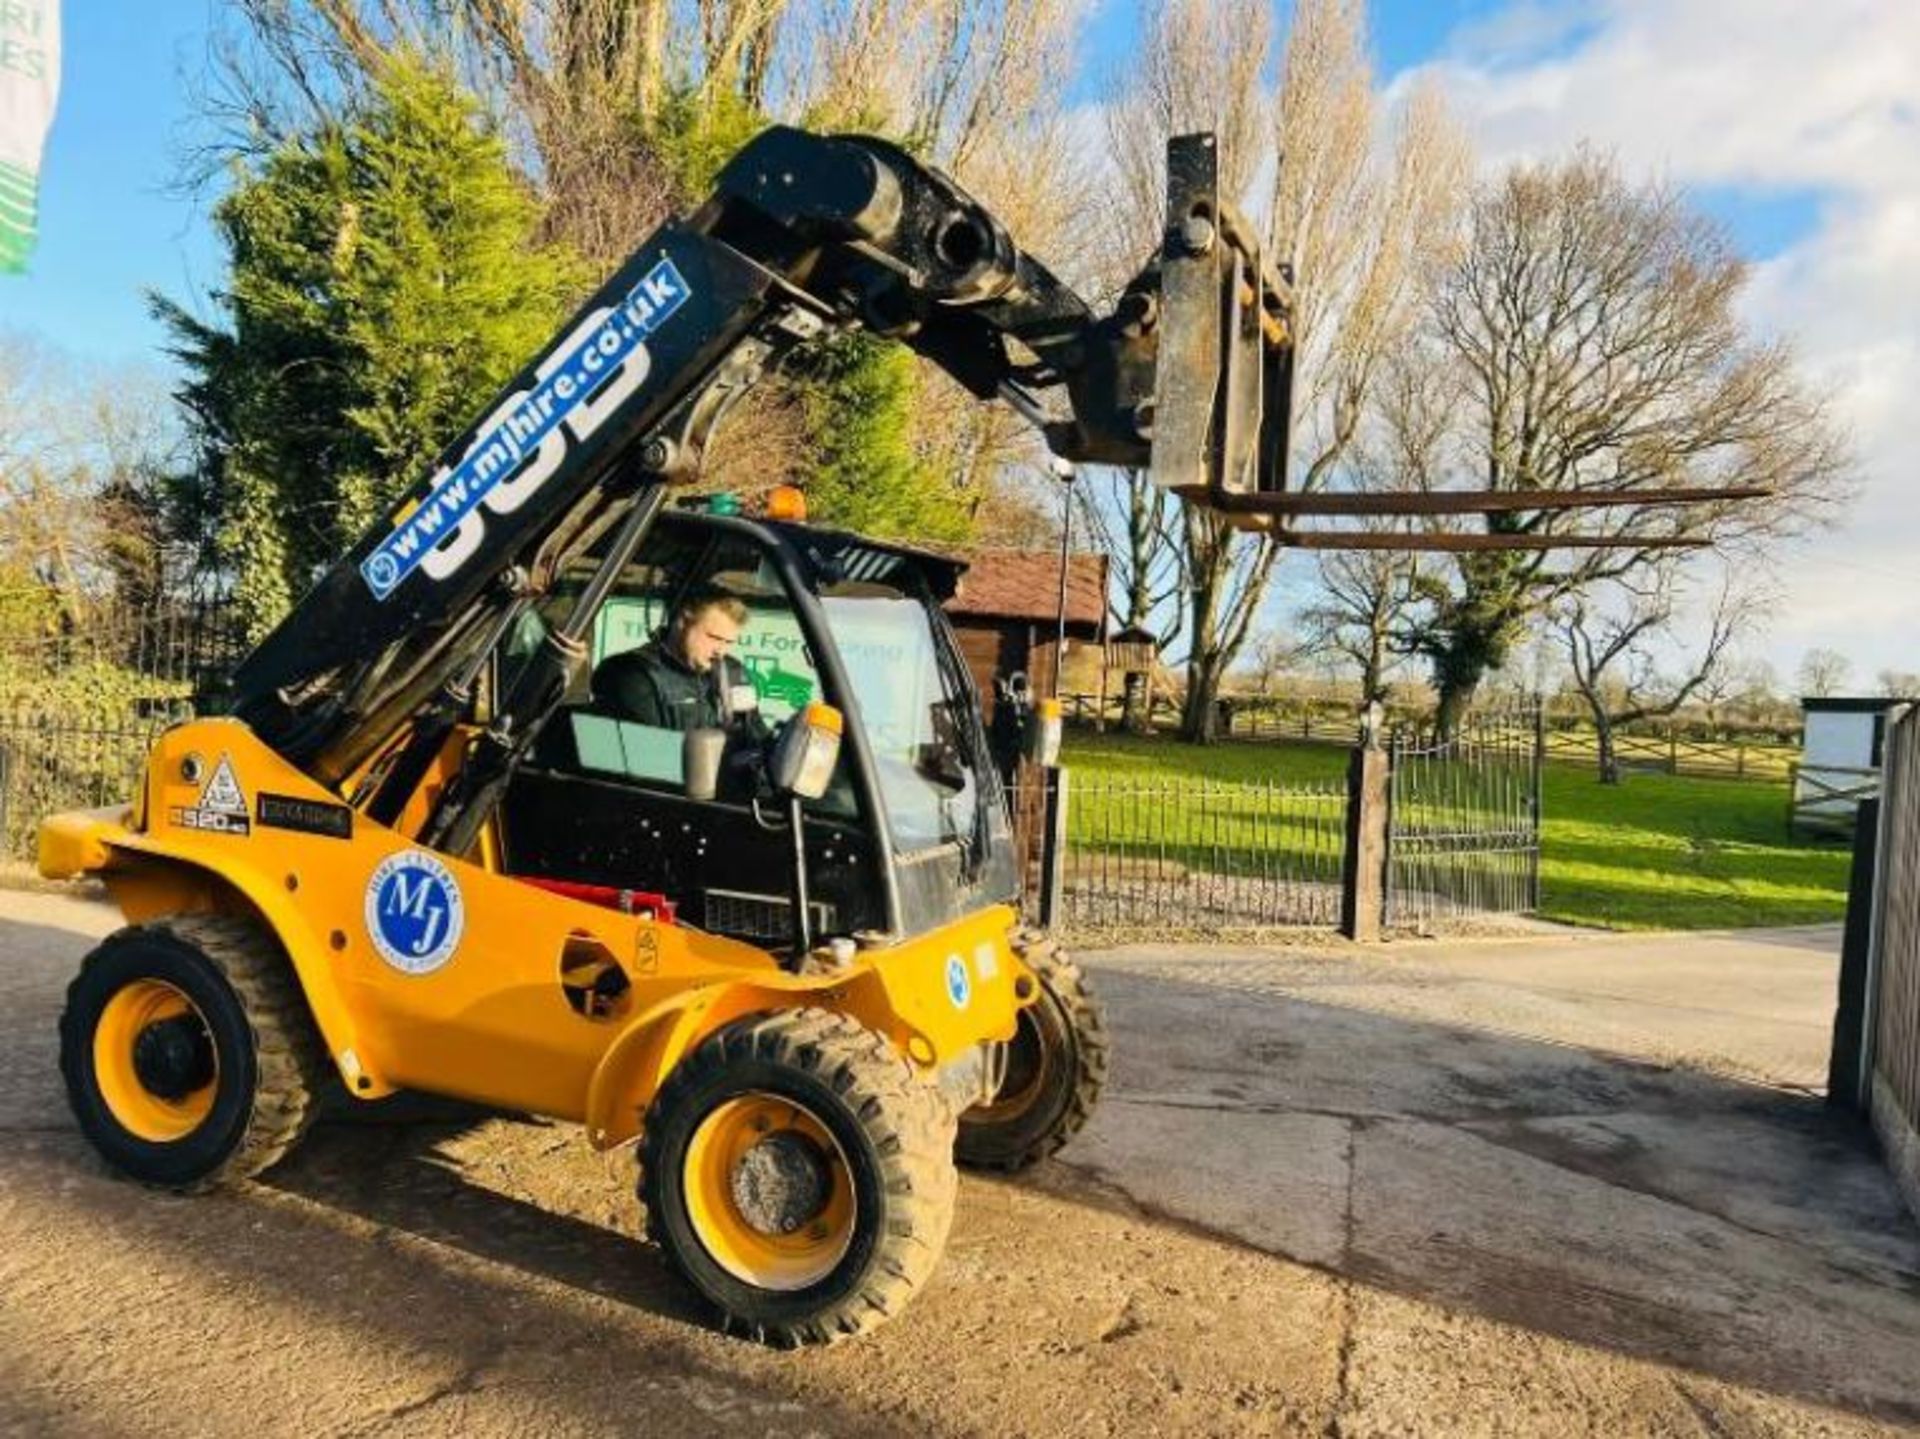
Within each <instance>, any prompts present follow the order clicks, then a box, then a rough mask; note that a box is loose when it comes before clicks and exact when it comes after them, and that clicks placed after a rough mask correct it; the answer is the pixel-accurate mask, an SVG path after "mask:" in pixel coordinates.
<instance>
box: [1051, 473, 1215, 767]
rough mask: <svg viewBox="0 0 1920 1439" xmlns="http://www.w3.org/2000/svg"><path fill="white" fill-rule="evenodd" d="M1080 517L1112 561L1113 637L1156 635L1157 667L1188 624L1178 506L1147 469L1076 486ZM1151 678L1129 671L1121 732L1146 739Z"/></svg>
mask: <svg viewBox="0 0 1920 1439" xmlns="http://www.w3.org/2000/svg"><path fill="white" fill-rule="evenodd" d="M1075 495H1076V498H1077V499H1078V500H1079V501H1080V506H1079V509H1080V513H1081V514H1082V516H1083V517H1084V519H1085V522H1086V525H1087V528H1088V529H1089V530H1090V531H1091V532H1092V533H1093V535H1094V537H1095V539H1096V540H1097V541H1098V544H1099V548H1100V549H1101V550H1102V551H1104V552H1105V554H1106V555H1107V562H1108V574H1109V577H1110V587H1109V592H1108V612H1109V613H1110V615H1111V616H1112V619H1113V628H1114V630H1115V632H1116V633H1117V632H1121V631H1135V632H1142V633H1146V634H1149V635H1152V636H1153V654H1154V658H1155V660H1156V661H1157V660H1158V658H1159V656H1161V655H1162V654H1164V653H1165V652H1166V650H1167V648H1168V647H1169V646H1170V645H1172V644H1173V643H1174V641H1175V640H1177V639H1178V638H1179V636H1180V633H1181V630H1182V629H1183V628H1184V626H1185V622H1186V613H1187V611H1186V598H1187V589H1186V575H1185V571H1184V569H1183V567H1182V565H1181V551H1180V502H1179V500H1178V499H1176V498H1175V497H1174V496H1173V495H1171V494H1169V493H1167V492H1166V491H1165V490H1163V489H1161V488H1160V487H1159V486H1157V485H1155V484H1154V483H1153V481H1152V479H1150V478H1149V477H1148V475H1147V472H1146V471H1144V470H1132V469H1122V470H1113V471H1106V472H1099V471H1096V472H1095V474H1094V478H1093V479H1092V482H1091V483H1088V482H1087V481H1086V480H1082V481H1080V482H1078V483H1077V484H1076V485H1075ZM1147 693H1148V685H1147V676H1146V674H1145V673H1144V672H1143V671H1140V670H1129V671H1128V672H1127V678H1126V688H1125V691H1124V693H1123V695H1122V707H1121V713H1120V723H1121V727H1122V728H1124V729H1126V730H1128V731H1130V732H1132V733H1134V734H1145V733H1146V732H1147V731H1148V730H1149V729H1150V728H1151V727H1152V724H1151V718H1150V716H1149V715H1148V714H1147Z"/></svg>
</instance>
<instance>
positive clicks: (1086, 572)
mask: <svg viewBox="0 0 1920 1439" xmlns="http://www.w3.org/2000/svg"><path fill="white" fill-rule="evenodd" d="M963 558H964V559H965V560H966V563H967V570H966V573H965V574H963V575H962V576H961V577H960V587H959V589H958V591H957V592H956V593H955V594H954V597H953V598H952V599H950V600H948V601H947V613H948V614H949V615H952V616H953V617H954V618H955V619H1006V620H1032V621H1035V622H1040V621H1045V622H1048V623H1051V622H1052V621H1053V620H1054V619H1055V617H1056V616H1057V615H1058V613H1059V603H1060V556H1059V555H1058V554H1057V553H1055V554H1049V553H1047V552H1046V551H1044V550H974V551H972V552H971V553H969V554H966V555H964V556H963ZM1106 629H1107V557H1106V556H1105V555H1102V554H1073V555H1068V556H1067V632H1068V633H1069V634H1071V635H1073V636H1074V637H1075V638H1076V639H1091V640H1103V639H1105V638H1106Z"/></svg>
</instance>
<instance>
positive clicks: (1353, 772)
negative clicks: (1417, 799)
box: [1340, 735, 1393, 941]
mask: <svg viewBox="0 0 1920 1439" xmlns="http://www.w3.org/2000/svg"><path fill="white" fill-rule="evenodd" d="M1391 775H1392V765H1391V763H1390V762H1389V760H1388V758H1387V752H1386V750H1385V749H1383V748H1381V746H1380V745H1379V743H1378V742H1377V739H1375V737H1374V736H1373V735H1369V736H1368V737H1367V739H1365V740H1363V742H1362V743H1360V744H1358V745H1356V746H1354V748H1353V751H1352V753H1351V755H1350V756H1349V758H1348V760H1347V850H1346V855H1345V857H1344V862H1343V864H1342V866H1341V875H1340V933H1341V934H1343V935H1345V936H1346V937H1347V938H1348V939H1357V940H1362V941H1373V940H1377V939H1379V938H1380V926H1381V922H1382V921H1383V919H1384V918H1385V915H1386V907H1387V823H1388V818H1389V810H1390V808H1391V806H1392V803H1393V789H1392V786H1391V784H1390V783H1389V779H1390V777H1391Z"/></svg>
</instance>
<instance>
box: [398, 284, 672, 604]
mask: <svg viewBox="0 0 1920 1439" xmlns="http://www.w3.org/2000/svg"><path fill="white" fill-rule="evenodd" d="M689 293H690V292H689V291H688V288H687V282H686V281H685V280H684V279H683V278H681V275H680V271H679V270H678V269H677V268H676V267H675V266H674V263H673V261H672V260H668V259H663V260H661V261H660V263H659V264H657V265H655V266H654V267H653V268H652V269H651V270H649V271H648V272H647V273H646V274H645V275H644V276H643V277H642V278H641V280H640V283H639V284H637V285H635V286H634V287H633V288H632V289H631V290H629V291H628V292H627V296H626V298H625V299H624V300H622V301H620V303H619V304H617V305H614V306H612V307H603V308H601V309H598V310H595V311H594V312H593V313H591V314H589V315H587V316H586V317H585V318H584V319H582V320H581V322H580V323H579V324H578V325H577V326H575V327H574V328H573V330H572V331H570V332H569V333H568V334H567V336H566V337H565V338H564V339H562V340H561V341H560V343H559V344H557V345H555V346H554V347H553V350H552V352H551V353H550V354H549V355H548V356H547V358H546V359H545V360H544V361H542V362H541V364H540V366H539V367H538V369H536V370H535V372H534V377H535V378H534V383H533V385H532V387H531V388H529V389H525V390H520V391H517V392H515V393H514V394H512V395H509V396H508V397H507V398H506V400H505V401H504V402H502V404H501V405H500V407H499V408H498V409H496V410H495V411H494V412H493V413H492V414H491V415H488V416H487V418H486V419H485V420H483V421H482V422H481V424H480V426H479V430H478V432H477V433H476V434H475V436H474V440H473V443H472V444H471V445H469V446H468V447H467V451H466V453H465V454H464V455H462V456H461V457H460V461H459V463H458V464H456V465H454V466H453V467H452V468H451V469H447V470H442V471H441V472H440V473H439V474H438V475H436V476H434V479H433V484H432V487H431V488H430V489H429V490H428V491H427V494H426V496H425V498H423V499H422V500H421V501H420V502H419V503H418V504H417V505H414V506H413V507H412V508H411V509H405V510H402V511H401V513H400V518H399V519H398V520H397V521H396V522H395V524H394V527H393V531H392V533H391V534H389V535H387V537H386V538H385V539H383V540H381V541H380V543H379V545H378V546H377V547H375V549H374V551H373V553H372V554H370V555H368V556H367V557H366V559H364V560H363V561H361V563H360V574H361V577H362V578H363V579H365V580H366V582H367V588H368V589H370V590H372V591H373V595H374V598H375V599H379V600H384V599H386V598H387V596H388V595H390V594H392V593H393V592H394V590H395V589H397V588H398V587H399V586H400V584H401V582H402V581H404V580H405V579H406V578H407V576H408V575H410V574H412V573H413V572H414V571H415V570H417V569H424V570H425V571H426V572H427V574H428V575H429V576H430V577H431V578H433V579H436V580H442V579H445V578H447V577H448V576H449V575H451V574H453V573H454V572H455V571H457V570H458V569H459V568H460V566H461V565H462V564H464V563H465V562H466V560H467V558H468V557H469V556H470V555H472V554H473V552H474V551H475V550H476V549H478V548H479V547H480V540H481V537H482V536H483V535H484V534H485V533H486V517H485V515H484V514H483V513H482V511H483V510H491V511H492V512H493V513H494V514H499V515H508V514H512V513H513V512H514V511H515V510H517V509H519V508H520V506H521V505H523V504H525V503H526V502H527V500H528V499H529V498H530V497H531V496H532V495H533V493H534V492H535V491H536V490H538V489H539V488H540V486H541V485H543V484H545V483H546V481H547V479H548V477H549V476H550V475H552V474H553V472H554V470H555V468H556V467H557V466H558V465H559V463H560V459H561V457H562V456H563V455H564V454H565V453H566V449H567V436H568V435H571V436H572V437H573V438H574V439H575V440H582V439H585V438H586V437H587V436H588V435H590V434H592V433H593V432H594V431H595V430H596V429H598V428H599V427H600V426H601V424H603V423H604V422H605V421H606V419H607V418H608V417H609V416H610V415H612V414H613V413H614V411H615V410H617V409H618V408H619V407H620V402H621V401H622V400H624V399H625V398H626V397H627V396H628V395H630V394H632V393H633V391H634V390H635V389H636V388H637V387H638V386H639V385H640V384H641V383H642V382H643V381H645V379H646V378H647V372H648V370H649V369H650V368H651V364H650V361H649V357H648V354H647V346H646V339H647V337H648V336H649V335H651V334H652V333H653V332H654V331H655V330H657V329H659V328H660V326H661V325H663V324H664V323H666V321H667V320H668V318H670V317H671V316H672V315H673V313H674V311H676V310H678V309H679V308H680V307H681V306H682V305H683V304H685V303H686V301H687V297H688V295H689Z"/></svg>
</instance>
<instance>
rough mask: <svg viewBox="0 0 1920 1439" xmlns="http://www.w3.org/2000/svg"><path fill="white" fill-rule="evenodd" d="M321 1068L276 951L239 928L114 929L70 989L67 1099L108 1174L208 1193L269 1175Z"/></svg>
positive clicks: (187, 921) (210, 920) (253, 931)
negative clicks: (263, 1173) (115, 1171)
mask: <svg viewBox="0 0 1920 1439" xmlns="http://www.w3.org/2000/svg"><path fill="white" fill-rule="evenodd" d="M324 1069H325V1056H324V1054H323V1052H322V1050H321V1046H320V1041H319V1037H318V1035H317V1034H316V1033H315V1032H314V1028H313V1021H312V1018H311V1017H310V1016H309V1014H308V1013H307V1007H306V1000H305V997H304V996H303V995H302V994H301V992H300V988H299V985H298V983H297V982H296V980H295V979H294V976H293V973H292V970H291V968H290V966H289V965H288V963H287V958H286V955H285V953H284V951H282V949H281V948H280V945H279V943H278V941H277V940H275V938H274V937H273V935H272V934H271V933H270V932H269V931H268V930H266V929H265V928H264V927H262V926H261V925H259V924H256V923H253V922H252V921H249V920H244V919H234V918H228V917H225V916H216V915H183V916H178V917H176V918H172V919H166V920H159V921H156V922H154V923H151V924H142V925H133V926H131V927H129V928H126V929H122V930H118V931H116V932H115V933H113V934H110V935H108V936H107V938H106V939H104V940H103V941H101V943H100V945H99V946H98V947H97V948H96V949H94V950H93V952H92V953H90V954H89V955H88V956H87V957H86V959H84V960H83V961H82V962H81V965H80V973H79V974H78V975H77V976H75V978H74V980H73V983H72V984H71V985H69V986H68V987H67V1006H66V1009H65V1010H64V1011H63V1012H62V1013H61V1015H60V1072H61V1074H62V1076H63V1077H64V1078H65V1079H66V1083H67V1101H68V1103H69V1104H71V1105H72V1106H73V1113H74V1117H75V1118H76V1119H78V1120H79V1122H80V1129H81V1132H82V1133H84V1134H85V1135H86V1136H87V1138H88V1139H89V1140H90V1141H91V1142H92V1144H93V1146H94V1148H96V1149H98V1150H99V1151H100V1153H101V1154H102V1155H103V1156H104V1157H105V1158H106V1160H107V1162H108V1163H110V1164H112V1165H113V1166H114V1167H115V1168H117V1169H119V1170H121V1171H122V1172H124V1173H126V1174H127V1175H129V1176H131V1177H132V1178H134V1179H138V1180H140V1181H141V1182H142V1183H145V1184H155V1185H162V1186H165V1187H166V1188H169V1189H205V1188H210V1187H212V1186H214V1185H216V1184H220V1183H223V1182H228V1181H233V1180H239V1179H245V1178H247V1177H249V1176H251V1175H254V1174H258V1173H259V1172H260V1171H262V1170H264V1169H266V1168H267V1167H268V1166H270V1165H272V1164H274V1163H276V1162H277V1161H279V1160H280V1159H281V1158H283V1157H284V1156H285V1155H286V1153H287V1151H288V1150H290V1149H291V1148H292V1147H293V1145H294V1143H295V1141H297V1140H298V1139H299V1137H300V1135H301V1133H302V1132H303V1131H304V1130H305V1128H306V1126H307V1123H308V1121H309V1120H310V1118H311V1117H312V1114H313V1112H314V1109H315V1107H316V1106H315V1100H314V1096H315V1092H316V1090H317V1089H318V1087H319V1084H320V1081H321V1079H322V1078H323V1075H324Z"/></svg>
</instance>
